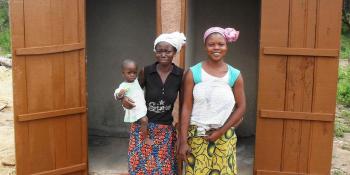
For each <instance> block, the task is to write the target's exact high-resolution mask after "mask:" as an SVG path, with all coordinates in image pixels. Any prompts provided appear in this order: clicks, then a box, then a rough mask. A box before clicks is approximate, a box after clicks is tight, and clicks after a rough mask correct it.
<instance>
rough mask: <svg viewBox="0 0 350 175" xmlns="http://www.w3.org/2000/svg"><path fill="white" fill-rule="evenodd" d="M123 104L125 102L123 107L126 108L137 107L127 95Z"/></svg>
mask: <svg viewBox="0 0 350 175" xmlns="http://www.w3.org/2000/svg"><path fill="white" fill-rule="evenodd" d="M122 104H123V107H124V108H126V109H132V108H133V107H135V102H134V101H133V100H131V99H130V98H129V97H127V96H124V97H123V99H122Z"/></svg>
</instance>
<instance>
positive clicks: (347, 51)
mask: <svg viewBox="0 0 350 175" xmlns="http://www.w3.org/2000/svg"><path fill="white" fill-rule="evenodd" d="M340 47H341V48H340V59H350V32H349V29H348V27H347V26H346V25H343V29H342V35H341V43H340Z"/></svg>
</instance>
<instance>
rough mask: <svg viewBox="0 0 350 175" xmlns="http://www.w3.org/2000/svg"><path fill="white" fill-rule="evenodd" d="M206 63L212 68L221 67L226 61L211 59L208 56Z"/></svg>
mask: <svg viewBox="0 0 350 175" xmlns="http://www.w3.org/2000/svg"><path fill="white" fill-rule="evenodd" d="M206 64H207V65H208V66H210V67H213V68H219V67H222V66H226V63H225V62H224V60H220V61H213V60H211V59H210V58H209V59H207V61H206Z"/></svg>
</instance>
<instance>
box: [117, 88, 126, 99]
mask: <svg viewBox="0 0 350 175" xmlns="http://www.w3.org/2000/svg"><path fill="white" fill-rule="evenodd" d="M125 93H126V89H120V90H119V92H117V93H116V95H115V98H116V99H117V100H121V99H122V98H124V96H125Z"/></svg>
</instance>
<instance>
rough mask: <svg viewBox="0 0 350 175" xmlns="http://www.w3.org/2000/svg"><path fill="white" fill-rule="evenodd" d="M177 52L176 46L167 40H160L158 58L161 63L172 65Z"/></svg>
mask: <svg viewBox="0 0 350 175" xmlns="http://www.w3.org/2000/svg"><path fill="white" fill-rule="evenodd" d="M175 54H176V51H175V48H174V47H173V46H172V45H171V44H169V43H167V42H160V43H158V44H157V45H156V59H157V61H158V62H159V64H161V65H170V64H171V63H172V61H173V58H174V56H175Z"/></svg>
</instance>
